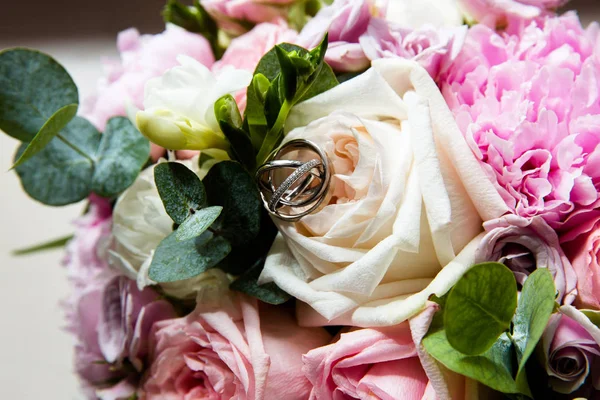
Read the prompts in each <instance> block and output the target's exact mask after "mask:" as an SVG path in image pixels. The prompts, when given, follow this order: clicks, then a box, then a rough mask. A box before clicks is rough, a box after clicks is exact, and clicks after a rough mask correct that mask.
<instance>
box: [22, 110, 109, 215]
mask: <svg viewBox="0 0 600 400" xmlns="http://www.w3.org/2000/svg"><path fill="white" fill-rule="evenodd" d="M100 136H101V135H100V133H99V132H98V131H97V130H96V128H94V126H93V125H92V124H90V123H89V122H88V121H87V120H85V119H83V118H80V117H75V118H73V120H72V121H71V122H69V123H68V124H67V126H66V127H65V128H64V129H63V130H62V131H61V134H60V137H55V138H54V139H52V140H51V141H50V143H49V144H48V145H47V146H46V147H44V149H43V150H41V151H40V152H39V153H37V154H35V155H34V156H33V157H31V158H30V159H29V160H28V161H27V162H26V163H24V164H21V165H19V166H18V167H17V168H16V171H17V174H18V176H19V178H20V179H21V184H22V185H23V189H24V190H25V191H26V192H27V194H29V196H31V197H32V198H34V199H35V200H37V201H40V202H42V203H44V204H47V205H50V206H62V205H66V204H71V203H76V202H78V201H80V200H83V199H84V198H86V197H87V196H88V195H89V194H90V192H91V187H92V177H93V175H94V159H93V155H94V154H95V152H96V150H97V149H98V145H99V143H100ZM67 142H68V143H67ZM26 146H27V145H26V144H23V145H21V147H20V148H19V150H18V152H17V155H16V157H17V159H18V158H19V157H20V156H21V154H23V152H24V151H25V148H26Z"/></svg>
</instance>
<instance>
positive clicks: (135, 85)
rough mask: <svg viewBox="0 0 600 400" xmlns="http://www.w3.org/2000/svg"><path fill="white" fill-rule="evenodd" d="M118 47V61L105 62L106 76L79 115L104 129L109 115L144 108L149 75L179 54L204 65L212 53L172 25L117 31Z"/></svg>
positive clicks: (162, 69)
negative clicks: (153, 30)
mask: <svg viewBox="0 0 600 400" xmlns="http://www.w3.org/2000/svg"><path fill="white" fill-rule="evenodd" d="M117 47H118V49H119V52H120V53H121V61H120V62H109V63H107V65H106V72H107V76H106V79H105V80H104V81H103V82H102V83H101V85H100V87H99V90H98V94H97V95H96V96H95V97H94V98H90V99H87V101H86V102H85V104H84V108H83V112H82V115H83V116H84V117H86V118H87V119H89V120H90V121H91V122H92V123H93V124H94V125H95V126H96V127H97V128H98V129H99V130H101V131H102V130H104V126H105V124H106V121H108V120H109V119H110V118H111V117H115V116H125V115H127V108H128V107H133V108H138V109H139V108H143V102H144V85H145V84H146V81H147V80H148V79H150V78H153V77H156V76H159V75H161V74H163V73H164V72H165V71H166V70H168V69H170V68H172V67H175V66H177V65H179V63H178V62H177V60H176V58H177V56H178V55H179V54H185V55H188V56H190V57H192V58H194V59H196V60H198V61H199V62H201V63H202V64H204V65H206V66H207V67H210V66H212V64H213V62H214V56H213V53H212V50H211V48H210V44H209V43H208V41H207V40H206V39H205V38H204V37H203V36H201V35H197V34H194V33H190V32H188V31H186V30H184V29H182V28H179V27H177V26H175V25H169V26H167V29H166V30H165V31H164V32H163V33H160V34H157V35H143V36H141V35H140V33H139V32H138V31H137V30H136V29H128V30H126V31H123V32H121V33H120V34H119V37H118V39H117Z"/></svg>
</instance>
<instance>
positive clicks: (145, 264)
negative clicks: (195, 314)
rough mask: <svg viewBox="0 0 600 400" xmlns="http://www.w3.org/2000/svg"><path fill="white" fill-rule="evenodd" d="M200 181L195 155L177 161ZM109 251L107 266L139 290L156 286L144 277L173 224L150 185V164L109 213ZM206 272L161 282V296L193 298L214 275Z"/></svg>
mask: <svg viewBox="0 0 600 400" xmlns="http://www.w3.org/2000/svg"><path fill="white" fill-rule="evenodd" d="M177 162H179V163H181V164H183V165H185V166H186V167H188V168H189V169H191V170H192V171H194V172H195V173H196V174H197V175H199V176H200V177H201V178H202V177H203V176H202V175H204V174H205V172H201V171H200V170H199V168H198V156H196V157H194V158H193V159H191V160H183V161H177ZM112 229H113V230H112V233H113V249H112V250H111V251H110V257H109V261H110V263H111V264H112V265H113V266H115V267H117V268H119V269H120V270H121V271H123V272H124V273H125V274H127V275H128V276H129V277H130V278H132V279H135V280H137V283H138V287H139V288H140V290H141V289H142V288H143V287H145V286H148V285H153V284H156V283H155V282H153V281H152V280H151V279H150V278H149V277H148V269H149V268H150V263H151V262H152V256H153V254H154V250H156V248H157V247H158V245H159V244H160V242H161V241H162V240H163V239H164V238H166V237H167V236H168V235H169V234H170V233H171V232H173V221H172V220H171V217H169V215H168V214H167V212H166V210H165V207H164V205H163V203H162V200H161V199H160V196H159V194H158V189H157V188H156V184H155V183H154V165H153V166H150V167H148V168H147V169H145V170H143V171H142V172H141V173H140V175H139V176H138V178H137V180H136V181H135V182H134V184H133V185H131V187H130V188H129V189H127V191H125V192H124V193H123V194H122V195H121V197H120V198H119V200H118V201H117V204H116V205H115V209H114V211H113V228H112ZM211 271H212V270H210V271H207V272H206V273H204V274H201V275H198V276H196V277H193V278H190V279H187V280H183V281H178V282H170V283H161V284H160V285H161V287H162V288H163V289H164V291H165V293H167V294H169V295H171V296H173V297H177V298H182V299H194V298H195V296H196V293H197V291H198V290H199V289H200V288H202V286H203V285H204V284H205V282H206V281H207V280H208V281H210V280H211V279H212V278H211V277H212V274H214V272H211Z"/></svg>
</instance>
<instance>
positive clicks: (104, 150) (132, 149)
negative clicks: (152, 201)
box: [92, 117, 150, 197]
mask: <svg viewBox="0 0 600 400" xmlns="http://www.w3.org/2000/svg"><path fill="white" fill-rule="evenodd" d="M149 156H150V143H149V142H148V139H146V138H145V137H144V136H142V134H141V133H140V132H139V131H138V130H137V128H136V127H135V126H133V124H132V123H131V121H129V119H127V118H123V117H115V118H111V119H110V120H109V121H108V123H107V124H106V129H105V130H104V133H103V134H102V140H101V141H100V147H99V148H98V152H97V164H96V170H95V173H94V180H93V183H92V190H93V191H94V193H96V194H98V195H100V196H102V197H113V196H116V195H118V194H120V193H121V192H123V191H124V190H125V189H127V188H128V187H129V186H131V184H133V182H134V181H135V179H136V178H137V176H138V175H139V174H140V171H141V170H142V168H143V166H144V164H145V163H146V161H148V157H149Z"/></svg>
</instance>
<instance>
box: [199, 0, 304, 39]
mask: <svg viewBox="0 0 600 400" xmlns="http://www.w3.org/2000/svg"><path fill="white" fill-rule="evenodd" d="M298 1H299V0H200V3H201V4H202V6H203V7H204V8H205V9H206V11H208V12H209V14H210V15H211V16H212V17H213V18H214V19H215V20H216V21H217V23H218V24H219V27H220V28H221V29H223V30H225V31H227V32H228V33H231V34H233V35H240V34H242V33H244V32H245V31H246V30H247V29H246V27H247V25H248V23H250V24H260V23H261V22H279V21H283V20H285V18H286V17H287V15H288V10H289V6H291V5H292V4H294V3H296V2H298Z"/></svg>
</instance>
